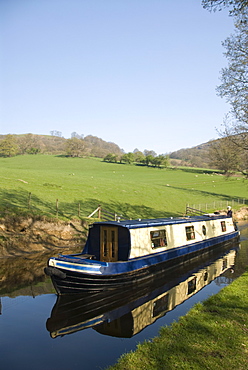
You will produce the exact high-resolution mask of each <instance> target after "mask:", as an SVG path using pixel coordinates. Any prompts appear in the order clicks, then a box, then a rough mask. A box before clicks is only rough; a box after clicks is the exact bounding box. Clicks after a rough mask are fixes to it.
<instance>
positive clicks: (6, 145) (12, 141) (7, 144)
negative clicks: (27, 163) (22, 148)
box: [0, 134, 19, 157]
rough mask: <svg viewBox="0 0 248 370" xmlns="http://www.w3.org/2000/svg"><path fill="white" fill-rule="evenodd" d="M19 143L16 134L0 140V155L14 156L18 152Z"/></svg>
mask: <svg viewBox="0 0 248 370" xmlns="http://www.w3.org/2000/svg"><path fill="white" fill-rule="evenodd" d="M18 150H19V148H18V145H17V141H16V138H15V136H14V135H10V134H9V135H6V137H5V138H4V139H3V140H1V142H0V157H14V156H15V155H17V154H18Z"/></svg>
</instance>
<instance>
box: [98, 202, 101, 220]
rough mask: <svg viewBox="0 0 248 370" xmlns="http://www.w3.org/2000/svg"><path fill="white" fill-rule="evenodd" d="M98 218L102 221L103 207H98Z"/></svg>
mask: <svg viewBox="0 0 248 370" xmlns="http://www.w3.org/2000/svg"><path fill="white" fill-rule="evenodd" d="M98 218H99V219H101V206H100V204H99V206H98Z"/></svg>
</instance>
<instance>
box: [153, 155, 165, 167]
mask: <svg viewBox="0 0 248 370" xmlns="http://www.w3.org/2000/svg"><path fill="white" fill-rule="evenodd" d="M153 164H154V166H155V167H161V166H164V167H167V166H168V165H169V157H168V156H166V155H164V154H160V155H158V156H157V157H154V159H153Z"/></svg>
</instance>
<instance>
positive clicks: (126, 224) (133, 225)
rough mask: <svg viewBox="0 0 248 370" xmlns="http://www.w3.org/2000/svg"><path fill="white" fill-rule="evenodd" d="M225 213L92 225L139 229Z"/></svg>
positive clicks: (198, 219)
mask: <svg viewBox="0 0 248 370" xmlns="http://www.w3.org/2000/svg"><path fill="white" fill-rule="evenodd" d="M223 218H227V216H226V215H220V214H218V215H216V214H214V213H211V214H209V213H208V214H204V215H201V216H184V217H167V218H155V219H144V220H143V219H137V220H124V221H101V222H95V223H94V225H108V226H121V227H125V228H127V229H140V228H144V227H157V226H163V225H174V224H183V223H189V222H199V221H209V220H210V219H223Z"/></svg>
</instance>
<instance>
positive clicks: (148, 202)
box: [0, 155, 247, 219]
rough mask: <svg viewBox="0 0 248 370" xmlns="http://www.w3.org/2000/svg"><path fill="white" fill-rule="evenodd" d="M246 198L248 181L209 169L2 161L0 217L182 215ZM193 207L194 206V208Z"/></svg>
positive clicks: (53, 159)
mask: <svg viewBox="0 0 248 370" xmlns="http://www.w3.org/2000/svg"><path fill="white" fill-rule="evenodd" d="M246 197H247V182H246V181H245V180H244V179H242V178H239V177H237V178H236V177H232V178H229V179H227V178H226V177H225V176H221V175H220V174H215V173H211V171H210V170H205V171H204V170H200V169H188V168H185V169H159V168H152V167H144V166H135V165H123V164H115V163H105V162H103V161H102V160H100V159H97V158H64V157H58V156H50V155H49V156H48V155H37V156H36V155H25V156H17V157H13V158H0V215H1V213H3V211H4V210H6V209H7V210H8V212H10V211H13V212H14V213H17V212H18V211H21V212H27V211H28V212H34V213H36V214H39V215H46V216H49V217H50V216H51V217H56V216H57V215H58V216H59V217H60V218H63V219H71V218H73V217H75V216H77V215H78V212H79V209H80V216H81V217H86V216H88V215H89V214H90V213H91V212H92V211H93V210H94V209H95V208H97V207H98V205H99V204H101V205H102V207H103V208H104V209H106V210H108V211H110V212H116V213H118V214H122V215H123V217H124V218H137V217H141V218H153V217H154V218H156V217H166V216H174V215H178V214H182V213H184V212H185V206H186V204H187V203H189V204H195V205H196V206H197V205H198V204H203V203H210V202H213V201H223V208H226V204H227V203H228V202H231V201H232V199H233V198H241V199H242V198H246ZM196 208H197V207H196Z"/></svg>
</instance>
